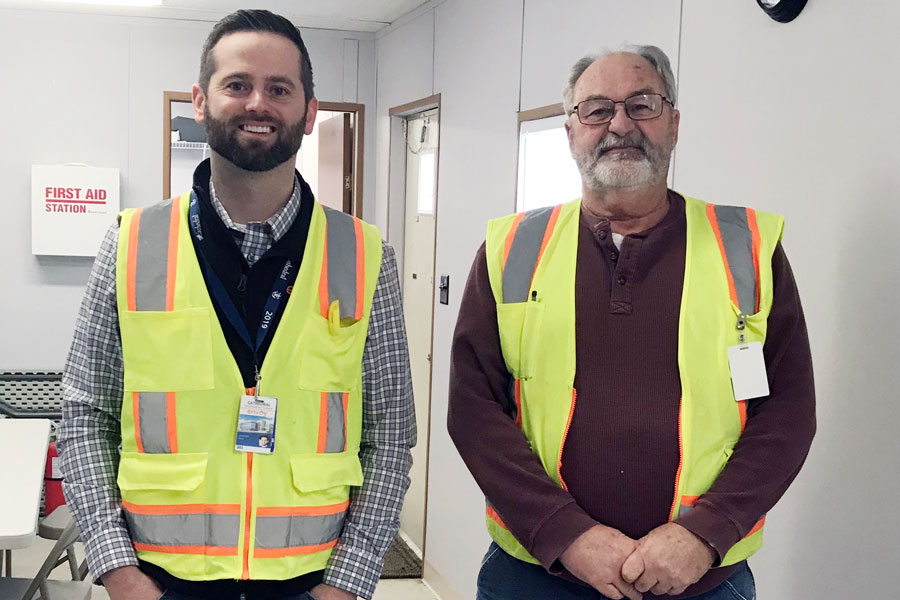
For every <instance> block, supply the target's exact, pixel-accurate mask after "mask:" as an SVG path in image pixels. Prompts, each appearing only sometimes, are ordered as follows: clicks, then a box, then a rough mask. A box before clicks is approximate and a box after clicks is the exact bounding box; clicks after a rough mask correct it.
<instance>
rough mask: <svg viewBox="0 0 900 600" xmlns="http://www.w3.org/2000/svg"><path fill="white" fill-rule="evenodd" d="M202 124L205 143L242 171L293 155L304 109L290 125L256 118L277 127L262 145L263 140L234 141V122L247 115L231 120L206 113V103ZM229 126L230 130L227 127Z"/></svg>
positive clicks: (268, 166)
mask: <svg viewBox="0 0 900 600" xmlns="http://www.w3.org/2000/svg"><path fill="white" fill-rule="evenodd" d="M203 110H204V117H205V120H204V124H205V126H206V138H207V143H208V144H209V147H210V148H212V149H213V150H214V151H215V152H216V153H217V154H219V155H220V156H222V157H223V158H225V159H226V160H228V161H229V162H230V163H232V164H233V165H234V166H236V167H238V168H241V169H244V170H245V171H257V172H259V171H271V170H272V169H274V168H275V167H277V166H278V165H280V164H282V163H284V162H285V161H287V160H290V159H291V158H293V157H294V156H296V154H297V151H298V150H300V144H301V143H303V132H304V129H305V128H306V111H303V118H302V119H300V121H298V122H297V123H295V124H294V125H291V126H290V127H287V126H286V125H285V124H284V123H282V122H281V121H279V120H271V119H259V121H260V122H270V123H272V125H273V126H274V127H275V128H276V129H277V137H276V138H275V142H274V143H273V144H272V145H271V146H269V147H266V146H265V145H263V144H259V143H253V142H252V141H251V142H250V143H249V144H242V143H241V142H240V141H238V138H237V135H238V134H237V132H238V125H237V122H238V121H241V120H247V116H244V117H242V118H241V119H232V120H231V122H228V121H223V120H219V119H216V118H214V117H213V116H212V115H211V114H209V106H208V105H207V106H205V107H204V109H203ZM229 129H230V131H229Z"/></svg>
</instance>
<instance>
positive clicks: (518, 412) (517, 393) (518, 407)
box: [513, 379, 522, 429]
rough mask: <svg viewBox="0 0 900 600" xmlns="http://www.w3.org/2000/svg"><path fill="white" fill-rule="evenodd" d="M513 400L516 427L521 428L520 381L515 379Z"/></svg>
mask: <svg viewBox="0 0 900 600" xmlns="http://www.w3.org/2000/svg"><path fill="white" fill-rule="evenodd" d="M514 389H515V392H514V393H513V398H514V399H515V402H516V427H518V428H519V429H521V428H522V380H521V379H516V382H515V388H514Z"/></svg>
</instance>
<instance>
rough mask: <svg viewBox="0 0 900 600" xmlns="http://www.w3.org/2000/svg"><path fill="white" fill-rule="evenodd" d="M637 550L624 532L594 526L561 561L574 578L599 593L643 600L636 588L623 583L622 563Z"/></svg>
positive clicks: (570, 547)
mask: <svg viewBox="0 0 900 600" xmlns="http://www.w3.org/2000/svg"><path fill="white" fill-rule="evenodd" d="M636 547H637V542H635V541H634V540H633V539H631V538H630V537H628V536H627V535H625V534H623V533H622V532H620V531H618V530H616V529H613V528H612V527H606V526H604V525H594V526H593V527H591V528H590V529H588V530H587V531H585V532H584V533H583V534H581V536H580V537H579V538H578V539H576V540H575V541H574V542H573V543H572V545H571V546H569V547H568V548H567V549H566V551H565V552H563V553H562V556H560V557H559V560H560V561H561V562H562V564H563V565H564V566H565V567H566V569H568V570H569V572H570V573H572V574H573V575H574V576H575V577H577V578H578V579H580V580H582V581H583V582H585V583H587V584H589V585H591V587H593V588H594V589H596V590H597V591H598V592H600V593H601V594H603V595H604V596H607V597H608V598H612V599H613V600H620V599H621V598H625V597H626V596H627V597H628V598H630V599H631V600H641V598H642V596H641V594H640V593H639V592H637V591H636V590H635V589H634V586H633V585H632V584H631V583H629V582H627V581H625V580H624V579H622V563H624V562H625V559H626V558H628V557H629V556H630V555H631V554H632V553H633V552H634V551H635V548H636Z"/></svg>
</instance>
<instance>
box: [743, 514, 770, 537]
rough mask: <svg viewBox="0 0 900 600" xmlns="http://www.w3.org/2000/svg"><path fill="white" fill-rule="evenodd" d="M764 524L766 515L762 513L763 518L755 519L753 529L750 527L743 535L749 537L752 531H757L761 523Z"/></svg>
mask: <svg viewBox="0 0 900 600" xmlns="http://www.w3.org/2000/svg"><path fill="white" fill-rule="evenodd" d="M765 524H766V516H765V515H763V518H762V519H760V520H759V521H757V522H756V525H754V526H753V529H751V530H750V531H749V532H747V535H745V536H744V537H750V536H751V535H753V534H754V533H756V532H757V531H759V530H760V529H762V528H763V525H765Z"/></svg>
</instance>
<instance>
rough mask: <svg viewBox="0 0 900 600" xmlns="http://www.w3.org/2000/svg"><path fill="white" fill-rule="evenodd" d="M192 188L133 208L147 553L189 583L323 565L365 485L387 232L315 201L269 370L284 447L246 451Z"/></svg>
mask: <svg viewBox="0 0 900 600" xmlns="http://www.w3.org/2000/svg"><path fill="white" fill-rule="evenodd" d="M196 201H197V197H196V195H195V194H194V193H193V192H189V193H186V194H184V195H182V196H180V197H176V198H174V199H171V200H167V201H165V202H162V203H159V204H156V205H154V206H151V207H147V208H144V209H133V210H126V211H124V212H123V213H122V214H121V220H120V229H119V246H118V257H117V264H116V287H117V301H118V310H119V328H120V331H121V335H122V356H123V359H124V390H125V391H124V398H123V402H122V415H121V416H122V420H121V428H122V456H121V461H120V463H119V475H118V485H119V488H120V489H121V492H122V507H123V511H124V514H125V518H126V520H127V522H128V527H129V530H130V532H131V537H132V541H133V543H134V547H135V548H136V550H137V553H138V557H139V558H140V559H141V560H144V561H147V562H150V563H153V564H156V565H159V566H160V567H162V568H163V569H165V570H166V571H168V572H169V573H171V574H172V575H174V576H176V577H179V578H182V579H188V580H213V579H275V580H283V579H288V578H291V577H297V576H299V575H302V574H304V573H308V572H311V571H316V570H320V569H324V568H325V566H326V563H327V561H328V557H329V556H330V554H331V550H332V548H333V547H334V545H335V544H336V543H337V539H338V537H339V535H340V533H341V529H342V527H343V522H344V516H345V514H346V511H347V507H348V504H349V497H350V486H359V485H361V484H362V480H363V474H362V468H361V465H360V461H359V456H358V452H359V444H360V435H361V427H362V395H361V386H362V355H363V348H364V345H365V340H366V332H367V329H368V322H369V314H370V312H371V308H372V297H373V295H374V292H375V284H376V281H377V278H378V272H379V270H380V268H381V236H380V235H379V233H378V231H377V229H376V228H375V227H373V226H371V225H367V224H365V223H363V222H362V221H360V220H358V219H355V218H353V217H350V216H349V215H345V214H343V213H340V212H337V211H334V210H331V209H327V208H323V207H322V206H321V205H319V204H316V205H315V207H314V209H313V213H312V219H311V222H310V226H309V234H308V237H307V240H306V246H305V250H304V253H303V260H302V262H301V264H300V267H299V270H298V273H297V279H296V281H295V283H294V286H293V291H292V293H291V294H290V298H289V300H288V302H287V305H286V306H285V310H284V314H283V316H282V318H281V322H280V323H279V325H278V327H277V330H276V331H275V332H274V333H273V334H272V335H273V338H272V341H271V345H270V347H269V350H268V352H267V354H266V357H265V361H264V362H263V364H262V366H261V368H260V375H261V380H260V389H261V391H262V393H263V395H266V396H275V397H277V398H278V414H277V421H276V436H277V440H276V450H275V452H274V453H272V454H258V455H254V454H251V453H242V452H237V451H235V449H234V446H235V437H236V429H237V421H238V412H239V405H240V398H241V395H242V394H245V393H252V389H251V390H248V389H246V388H245V387H244V384H243V378H242V377H241V373H240V370H239V368H238V366H237V363H236V362H235V360H234V357H233V356H232V354H231V352H230V351H229V349H228V344H227V342H226V341H225V336H224V334H223V332H222V328H221V326H220V324H219V320H218V318H217V316H216V312H215V309H214V308H213V304H212V302H211V300H210V296H209V293H208V292H207V289H206V285H205V283H204V279H203V274H202V272H201V270H200V265H199V263H198V260H197V255H196V253H195V251H194V245H193V243H192V239H191V234H190V231H189V226H188V207H189V203H191V202H196Z"/></svg>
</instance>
